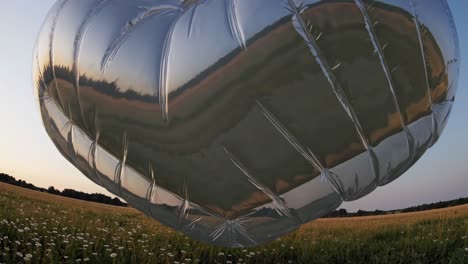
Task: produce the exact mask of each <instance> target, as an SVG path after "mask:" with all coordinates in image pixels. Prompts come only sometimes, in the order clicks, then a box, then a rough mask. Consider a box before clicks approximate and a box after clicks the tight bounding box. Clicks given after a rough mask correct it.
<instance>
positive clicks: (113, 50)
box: [101, 6, 177, 74]
mask: <svg viewBox="0 0 468 264" xmlns="http://www.w3.org/2000/svg"><path fill="white" fill-rule="evenodd" d="M140 8H142V9H144V11H143V12H140V13H139V14H138V15H137V16H136V17H135V18H133V19H131V20H130V21H128V22H127V23H126V24H125V26H123V27H122V28H121V29H120V34H119V35H118V36H117V37H116V38H114V40H113V41H112V43H111V44H110V45H109V46H108V47H107V49H106V51H105V52H104V56H103V57H102V59H101V71H102V73H103V74H104V73H105V71H106V69H107V68H108V66H109V64H110V62H111V61H112V60H113V59H114V57H115V56H116V55H117V52H118V51H119V50H120V48H121V47H122V45H123V44H124V43H125V41H126V40H127V39H128V37H129V36H130V33H131V32H133V30H134V29H135V28H136V27H137V26H138V24H140V23H142V22H144V21H145V20H146V19H148V18H150V17H152V16H154V15H156V14H160V13H163V12H173V11H174V10H177V8H175V7H172V6H157V7H154V8H145V7H140Z"/></svg>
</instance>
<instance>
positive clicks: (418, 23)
mask: <svg viewBox="0 0 468 264" xmlns="http://www.w3.org/2000/svg"><path fill="white" fill-rule="evenodd" d="M409 2H410V5H411V9H412V12H413V20H414V24H415V26H416V33H417V35H418V41H419V48H420V51H421V59H422V63H423V67H424V75H425V81H426V86H427V98H428V100H429V108H430V110H431V119H432V134H431V139H430V142H429V144H427V147H426V149H427V148H429V147H430V146H432V144H433V143H434V140H435V138H436V134H437V130H438V128H437V127H438V124H437V120H436V118H435V117H434V112H433V111H432V97H431V88H430V85H429V75H428V72H427V70H428V69H427V64H426V54H425V51H424V42H423V39H422V32H421V26H423V25H422V23H421V21H420V20H419V15H418V12H417V10H416V6H415V4H414V0H409Z"/></svg>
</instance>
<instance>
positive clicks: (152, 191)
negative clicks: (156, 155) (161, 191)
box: [146, 163, 157, 203]
mask: <svg viewBox="0 0 468 264" xmlns="http://www.w3.org/2000/svg"><path fill="white" fill-rule="evenodd" d="M148 174H149V176H150V178H151V184H150V186H149V187H148V190H147V191H146V200H147V201H148V202H149V203H153V197H155V194H156V190H157V186H156V176H155V175H154V170H153V165H152V164H151V163H150V164H149V166H148Z"/></svg>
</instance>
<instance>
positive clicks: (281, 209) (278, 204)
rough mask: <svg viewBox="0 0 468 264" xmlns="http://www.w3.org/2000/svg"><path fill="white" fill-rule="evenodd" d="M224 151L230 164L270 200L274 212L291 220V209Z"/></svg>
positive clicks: (229, 152) (231, 155) (292, 216)
mask: <svg viewBox="0 0 468 264" xmlns="http://www.w3.org/2000/svg"><path fill="white" fill-rule="evenodd" d="M224 151H225V152H226V154H227V156H228V157H229V159H230V160H231V162H232V163H233V164H234V165H235V166H236V167H237V168H238V169H239V170H240V171H241V172H242V173H243V174H244V175H245V176H246V177H247V179H248V180H249V182H250V183H251V184H252V185H253V186H255V188H257V189H258V190H260V191H261V192H263V193H264V194H265V195H266V196H268V198H270V199H271V200H272V201H273V205H274V206H275V210H276V211H277V213H278V214H279V215H280V216H287V217H288V218H291V219H293V218H294V214H293V212H292V211H291V209H290V208H289V207H288V206H287V205H286V203H285V202H284V200H283V199H282V198H281V197H279V196H278V195H276V194H275V193H273V191H271V190H270V189H269V188H268V187H267V186H265V185H264V184H263V183H261V182H260V181H258V180H257V179H256V178H255V177H254V176H253V175H252V174H251V173H250V172H249V170H248V169H247V168H246V167H245V165H244V164H243V163H242V162H241V161H240V160H239V159H238V158H237V157H235V156H234V154H233V153H232V152H231V151H230V150H229V149H228V148H227V147H224Z"/></svg>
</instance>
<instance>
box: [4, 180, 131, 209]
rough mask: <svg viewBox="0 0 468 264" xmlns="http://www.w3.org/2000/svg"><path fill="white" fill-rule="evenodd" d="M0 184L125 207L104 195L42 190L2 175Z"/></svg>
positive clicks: (51, 188)
mask: <svg viewBox="0 0 468 264" xmlns="http://www.w3.org/2000/svg"><path fill="white" fill-rule="evenodd" d="M0 182H4V183H8V184H11V185H15V186H19V187H23V188H27V189H30V190H34V191H39V192H46V193H50V194H55V195H60V196H65V197H69V198H74V199H79V200H84V201H90V202H95V203H102V204H110V205H116V206H124V207H125V206H127V204H126V203H123V202H122V201H120V200H119V199H118V198H111V197H109V196H107V195H104V194H100V193H92V194H89V193H84V192H80V191H75V190H73V189H64V190H63V191H60V190H57V189H55V187H54V186H50V187H49V188H47V189H44V188H40V187H37V186H35V185H33V184H31V183H27V182H25V181H23V180H17V179H15V178H14V177H12V176H10V175H8V174H4V173H0Z"/></svg>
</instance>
